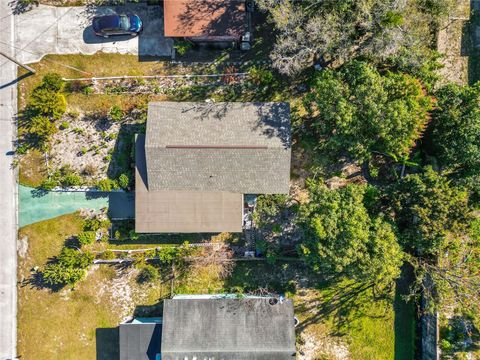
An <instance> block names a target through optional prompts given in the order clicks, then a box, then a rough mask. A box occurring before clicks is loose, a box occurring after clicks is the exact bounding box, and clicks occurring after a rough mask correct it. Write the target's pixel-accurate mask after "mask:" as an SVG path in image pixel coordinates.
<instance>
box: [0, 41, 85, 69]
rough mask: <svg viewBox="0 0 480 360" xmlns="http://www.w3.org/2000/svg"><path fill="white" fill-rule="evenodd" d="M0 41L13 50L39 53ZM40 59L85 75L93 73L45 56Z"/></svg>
mask: <svg viewBox="0 0 480 360" xmlns="http://www.w3.org/2000/svg"><path fill="white" fill-rule="evenodd" d="M0 43H2V44H4V45H7V46H11V47H13V48H14V49H15V50H19V51H24V52H27V53H29V54H33V55H39V54H38V53H35V52H33V51H29V50H25V49H22V48H20V47H18V46H15V45H11V44H8V43H6V42H4V41H1V40H0ZM42 61H48V62H51V63H53V64H57V65H60V66H63V67H66V68H68V69H71V70H75V71H78V72H81V73H82V74H85V75H93V74H92V73H91V72H88V71H83V70H80V69H78V68H76V67H74V66H70V65H65V64H62V63H60V62H58V61H54V60H50V59H45V58H43V59H42Z"/></svg>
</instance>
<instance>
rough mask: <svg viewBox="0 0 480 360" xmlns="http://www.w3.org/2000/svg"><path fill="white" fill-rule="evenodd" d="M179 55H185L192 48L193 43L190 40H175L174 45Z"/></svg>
mask: <svg viewBox="0 0 480 360" xmlns="http://www.w3.org/2000/svg"><path fill="white" fill-rule="evenodd" d="M173 47H174V48H175V50H176V52H177V54H178V55H180V56H183V55H185V54H186V53H187V51H188V50H190V49H191V48H192V43H191V42H189V41H182V40H179V41H175V44H174V45H173Z"/></svg>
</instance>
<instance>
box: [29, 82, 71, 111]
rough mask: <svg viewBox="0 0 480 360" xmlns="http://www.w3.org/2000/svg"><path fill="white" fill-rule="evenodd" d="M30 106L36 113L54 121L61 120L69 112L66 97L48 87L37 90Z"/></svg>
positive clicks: (31, 98) (32, 96)
mask: <svg viewBox="0 0 480 360" xmlns="http://www.w3.org/2000/svg"><path fill="white" fill-rule="evenodd" d="M28 105H29V107H30V108H31V109H32V110H33V111H34V112H36V113H38V114H40V115H43V116H48V117H51V118H53V119H60V117H61V116H62V115H63V114H64V113H65V111H66V110H67V101H66V99H65V96H64V95H63V94H60V93H57V92H54V91H52V90H50V89H48V88H46V87H38V88H36V89H35V90H34V91H33V93H32V95H31V97H30V101H29V104H28Z"/></svg>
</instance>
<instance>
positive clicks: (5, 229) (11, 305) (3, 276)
mask: <svg viewBox="0 0 480 360" xmlns="http://www.w3.org/2000/svg"><path fill="white" fill-rule="evenodd" d="M8 3H9V0H0V51H1V52H4V53H7V54H9V55H14V53H13V48H12V45H13V43H14V16H13V15H12V11H11V9H10V6H9V5H8ZM16 75H17V69H16V66H15V65H14V64H12V62H10V61H9V60H7V59H6V58H4V57H3V56H0V255H1V256H0V359H1V360H6V359H14V358H15V356H16V355H17V354H16V341H17V339H16V331H17V322H16V316H17V293H16V282H17V271H16V270H17V266H16V265H17V240H16V239H17V226H16V218H17V211H16V192H17V185H16V180H15V174H14V171H13V169H12V160H13V155H12V154H13V149H14V147H13V137H14V134H15V126H16V125H15V115H16V113H17V85H16V83H15V79H16Z"/></svg>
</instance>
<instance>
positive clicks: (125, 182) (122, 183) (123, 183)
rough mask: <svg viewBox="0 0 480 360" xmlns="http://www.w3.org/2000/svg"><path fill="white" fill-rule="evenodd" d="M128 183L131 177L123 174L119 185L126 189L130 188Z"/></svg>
mask: <svg viewBox="0 0 480 360" xmlns="http://www.w3.org/2000/svg"><path fill="white" fill-rule="evenodd" d="M128 185H130V179H129V177H128V175H127V174H121V175H120V176H119V177H118V186H120V187H121V188H122V189H124V190H126V189H127V188H128Z"/></svg>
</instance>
